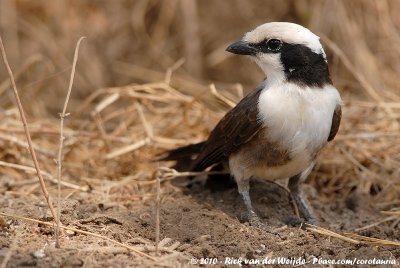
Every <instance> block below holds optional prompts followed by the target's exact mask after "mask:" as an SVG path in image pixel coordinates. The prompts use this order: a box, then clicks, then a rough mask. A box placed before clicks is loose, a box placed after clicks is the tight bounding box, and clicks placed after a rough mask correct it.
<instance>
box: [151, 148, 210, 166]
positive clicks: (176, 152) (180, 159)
mask: <svg viewBox="0 0 400 268" xmlns="http://www.w3.org/2000/svg"><path fill="white" fill-rule="evenodd" d="M204 143H205V142H199V143H195V144H189V145H186V146H183V147H179V148H176V149H173V150H170V151H166V152H164V153H162V154H160V155H159V156H158V158H157V161H176V163H175V165H174V166H173V168H175V169H176V170H178V171H181V172H182V171H189V170H190V169H191V166H192V164H193V160H194V158H195V157H196V156H197V155H198V154H199V153H200V152H201V150H202V148H203V146H204Z"/></svg>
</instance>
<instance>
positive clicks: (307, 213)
mask: <svg viewBox="0 0 400 268" xmlns="http://www.w3.org/2000/svg"><path fill="white" fill-rule="evenodd" d="M311 169H312V167H311V168H310V170H311ZM304 172H307V174H304ZM304 172H302V173H300V174H297V175H296V176H293V177H291V178H290V179H289V184H288V188H289V190H290V193H291V194H292V197H293V199H294V201H295V203H296V205H297V207H298V208H299V210H300V212H301V214H303V216H304V218H305V219H306V221H307V222H308V223H311V224H315V223H316V219H315V217H314V215H313V212H312V209H311V207H310V206H309V205H308V204H307V202H306V200H305V198H304V197H303V193H302V191H301V189H300V185H301V182H302V181H304V179H305V177H307V175H308V173H310V171H308V170H305V171H304Z"/></svg>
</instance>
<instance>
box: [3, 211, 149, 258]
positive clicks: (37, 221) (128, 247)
mask: <svg viewBox="0 0 400 268" xmlns="http://www.w3.org/2000/svg"><path fill="white" fill-rule="evenodd" d="M0 215H3V216H6V217H11V218H15V219H19V220H25V221H30V222H35V223H40V224H43V225H47V226H53V224H52V223H50V222H45V221H40V220H35V219H30V218H26V217H22V216H17V215H10V214H7V213H4V212H0ZM60 227H61V228H62V229H65V230H70V231H74V232H76V233H80V234H85V235H90V236H93V237H97V238H100V239H103V240H107V241H109V242H111V243H113V244H116V245H118V246H121V247H124V248H126V249H129V250H131V251H133V252H135V253H137V254H139V255H141V256H144V257H146V258H148V259H150V260H152V261H156V260H157V259H156V258H154V257H152V256H150V255H148V254H146V253H144V252H141V251H139V250H137V249H136V248H134V247H131V246H128V245H125V244H123V243H121V242H118V241H115V240H114V239H111V238H108V237H107V236H103V235H100V234H96V233H92V232H88V231H83V230H79V229H76V228H72V227H67V226H60Z"/></svg>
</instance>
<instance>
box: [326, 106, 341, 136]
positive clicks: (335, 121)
mask: <svg viewBox="0 0 400 268" xmlns="http://www.w3.org/2000/svg"><path fill="white" fill-rule="evenodd" d="M341 119H342V108H341V106H340V105H337V106H336V108H335V112H334V113H333V117H332V125H331V132H329V137H328V141H331V140H333V139H334V138H335V136H336V133H337V132H338V130H339V125H340V120H341Z"/></svg>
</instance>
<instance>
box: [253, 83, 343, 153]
mask: <svg viewBox="0 0 400 268" xmlns="http://www.w3.org/2000/svg"><path fill="white" fill-rule="evenodd" d="M340 102H341V99H340V95H339V92H338V91H337V90H336V88H334V87H333V86H332V85H326V86H325V87H324V88H322V89H321V88H310V87H305V88H304V87H303V88H299V86H298V85H296V84H293V83H279V84H274V85H269V84H268V83H267V84H266V87H265V89H264V90H263V92H262V93H261V95H260V99H259V103H258V108H259V112H260V113H259V116H260V120H262V122H263V124H264V125H265V126H266V127H267V129H268V131H267V133H268V136H269V138H270V139H271V140H272V141H275V142H279V143H280V144H283V145H287V146H288V147H287V149H288V150H289V152H290V154H291V157H293V158H297V157H300V156H302V155H304V154H306V155H312V154H314V153H316V152H318V150H320V149H321V147H322V146H323V145H324V144H325V143H326V142H327V139H328V136H329V132H330V129H331V124H332V116H333V113H334V110H335V108H336V106H337V105H338V104H340Z"/></svg>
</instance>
